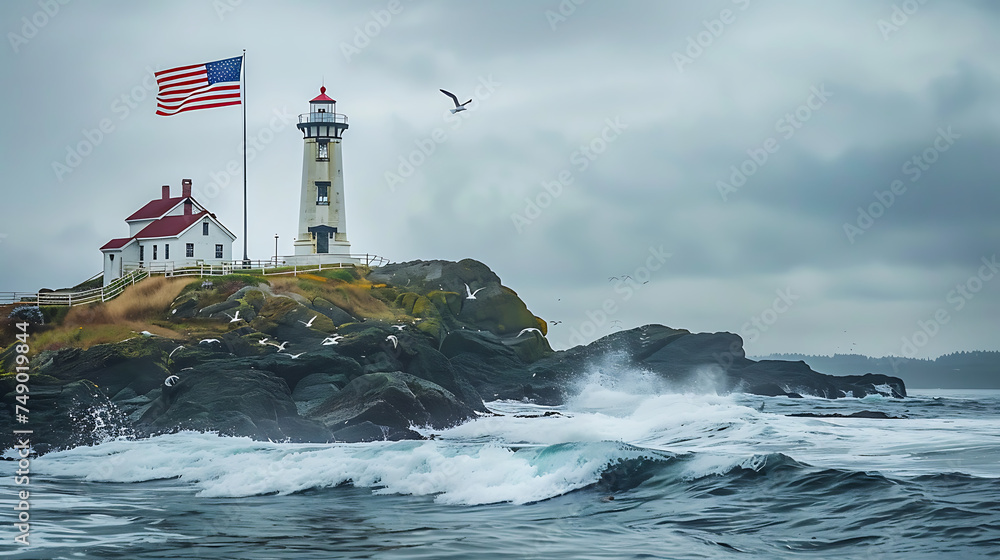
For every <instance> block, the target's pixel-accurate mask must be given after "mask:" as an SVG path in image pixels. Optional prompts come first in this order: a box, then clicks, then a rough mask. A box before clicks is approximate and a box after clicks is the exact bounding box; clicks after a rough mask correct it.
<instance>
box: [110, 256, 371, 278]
mask: <svg viewBox="0 0 1000 560" xmlns="http://www.w3.org/2000/svg"><path fill="white" fill-rule="evenodd" d="M310 260H314V261H316V262H309V261H310ZM323 261H327V262H323ZM388 262H389V260H388V259H386V258H385V257H380V256H378V255H371V254H368V253H366V254H363V255H330V256H317V255H306V256H287V257H277V258H270V259H267V260H247V261H243V260H238V261H225V262H222V263H199V264H197V265H187V264H183V265H178V264H176V263H174V262H173V261H152V262H150V261H147V262H144V263H141V264H140V263H125V265H124V268H125V270H127V271H133V270H140V269H141V270H146V271H148V272H149V274H152V275H163V276H165V277H167V278H178V277H185V276H193V277H199V278H201V277H205V276H225V275H227V274H259V275H263V276H275V275H285V274H290V275H293V276H297V275H299V274H303V273H309V272H319V271H321V270H331V269H335V268H355V267H358V266H365V267H375V266H382V265H384V264H387V263H388Z"/></svg>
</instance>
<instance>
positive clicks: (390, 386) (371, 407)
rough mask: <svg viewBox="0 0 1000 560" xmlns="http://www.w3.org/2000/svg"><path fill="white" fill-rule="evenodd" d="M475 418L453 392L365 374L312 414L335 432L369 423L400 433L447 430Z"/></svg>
mask: <svg viewBox="0 0 1000 560" xmlns="http://www.w3.org/2000/svg"><path fill="white" fill-rule="evenodd" d="M474 417H475V411H473V410H472V408H470V407H469V406H467V405H466V404H464V403H462V402H461V401H460V400H459V399H457V398H456V397H455V395H454V394H452V393H451V392H450V391H448V390H446V389H444V388H443V387H441V386H440V385H437V384H435V383H431V382H430V381H426V380H423V379H420V378H418V377H414V376H413V375H410V374H408V373H403V372H390V373H370V374H367V375H362V376H361V377H359V378H357V379H354V380H352V381H351V382H350V383H348V384H347V386H346V387H344V388H343V389H342V390H341V391H340V392H339V393H337V394H336V395H334V396H332V397H330V398H329V399H328V400H327V401H326V402H324V403H323V404H322V405H320V406H319V407H317V408H316V409H315V410H314V411H313V412H312V413H311V414H310V418H312V419H314V420H318V421H320V422H322V423H323V424H324V425H325V426H327V427H328V428H329V429H331V430H334V431H337V430H340V429H343V428H346V427H348V426H351V425H355V424H360V423H362V422H366V421H367V422H371V423H372V424H375V425H376V426H386V427H389V428H396V429H399V430H409V429H410V426H411V425H413V426H431V427H434V428H447V427H451V426H454V425H456V424H459V423H461V422H464V421H467V420H470V419H472V418H474Z"/></svg>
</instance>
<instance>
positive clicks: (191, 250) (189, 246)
mask: <svg viewBox="0 0 1000 560" xmlns="http://www.w3.org/2000/svg"><path fill="white" fill-rule="evenodd" d="M184 249H185V252H186V254H187V256H188V258H191V257H193V256H194V243H187V244H185V246H184Z"/></svg>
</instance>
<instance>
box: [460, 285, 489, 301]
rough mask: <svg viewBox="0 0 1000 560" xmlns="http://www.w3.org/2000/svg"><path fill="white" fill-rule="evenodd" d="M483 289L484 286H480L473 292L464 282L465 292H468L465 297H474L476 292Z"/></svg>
mask: <svg viewBox="0 0 1000 560" xmlns="http://www.w3.org/2000/svg"><path fill="white" fill-rule="evenodd" d="M463 283H464V282H463ZM485 289H486V287H485V286H483V287H482V288H479V289H478V290H476V291H474V292H473V291H472V290H470V289H469V285H468V284H465V293H466V294H468V295H466V296H465V299H476V294H478V293H479V292H481V291H482V290H485Z"/></svg>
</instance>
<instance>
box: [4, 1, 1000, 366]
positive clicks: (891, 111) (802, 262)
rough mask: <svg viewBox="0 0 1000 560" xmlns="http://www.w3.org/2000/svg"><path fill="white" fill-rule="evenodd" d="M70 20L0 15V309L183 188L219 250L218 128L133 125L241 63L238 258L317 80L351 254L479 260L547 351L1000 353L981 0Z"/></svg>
mask: <svg viewBox="0 0 1000 560" xmlns="http://www.w3.org/2000/svg"><path fill="white" fill-rule="evenodd" d="M64 1H65V0H60V1H57V0H41V1H5V2H3V3H2V4H0V21H2V23H3V25H2V29H3V31H4V32H5V34H6V37H7V45H5V47H3V48H0V51H3V54H2V55H0V61H2V62H0V64H2V74H3V83H4V87H3V88H2V89H0V111H2V112H3V127H2V132H0V134H2V150H0V161H2V165H3V171H4V177H3V181H2V184H0V189H2V193H3V204H2V221H0V267H2V270H3V273H2V276H0V278H2V283H0V290H8V291H9V290H24V291H30V290H34V289H37V288H40V287H62V286H67V285H72V284H75V283H77V282H79V281H82V280H84V279H86V278H88V277H90V276H92V275H94V274H96V273H98V272H99V271H100V270H101V253H100V252H99V251H98V248H99V247H100V246H101V245H103V244H104V243H105V242H107V241H108V240H109V239H111V238H114V237H122V236H125V235H127V231H128V227H127V225H126V224H125V223H124V221H123V220H124V218H125V217H126V216H127V215H128V214H130V213H131V212H133V211H135V210H136V209H138V208H139V207H140V206H142V205H143V204H145V203H146V202H147V201H149V200H150V199H153V198H157V197H158V196H159V193H160V185H163V184H170V185H171V186H172V187H173V189H174V190H175V192H177V191H179V189H180V182H181V179H183V178H191V179H193V181H194V184H195V189H196V192H198V193H201V195H200V201H201V202H203V203H204V204H205V205H206V206H208V207H209V209H210V210H212V211H214V212H215V213H216V214H217V215H218V216H219V218H220V219H221V220H222V222H223V223H225V224H226V225H228V226H229V228H230V229H231V230H233V231H234V232H238V233H240V234H242V192H241V191H242V175H241V174H240V173H239V172H237V173H236V174H229V173H228V172H227V171H226V170H227V165H229V164H230V162H237V163H241V151H240V146H241V142H242V136H241V133H242V130H241V122H242V121H241V116H242V113H241V108H240V107H224V108H219V109H211V110H204V111H194V112H189V113H183V114H180V115H177V116H172V117H158V116H155V115H154V112H155V99H154V98H155V87H154V86H153V80H152V78H150V77H148V76H149V73H150V72H152V71H155V70H160V69H166V68H170V67H173V66H180V65H186V64H197V63H203V62H209V61H213V60H218V59H223V58H229V57H233V56H238V55H240V54H241V52H242V49H246V51H247V60H246V62H247V64H246V76H245V78H246V81H245V85H246V93H247V101H248V103H247V132H248V135H249V136H250V137H251V146H250V150H252V151H251V152H249V155H250V162H249V165H248V183H249V192H250V196H249V219H250V235H249V239H248V241H249V253H250V257H251V258H255V259H258V258H259V259H266V258H268V257H270V256H272V255H273V253H274V235H275V234H278V235H279V236H280V237H279V245H280V246H279V252H281V253H282V254H290V253H292V240H293V237H294V235H295V233H296V232H295V229H296V226H297V223H296V222H297V218H298V204H299V187H300V180H301V164H302V154H301V150H302V137H301V133H300V132H299V131H298V130H296V128H295V126H294V124H292V123H291V121H290V120H289V119H290V118H294V115H297V114H299V113H303V112H306V111H307V110H308V100H309V99H311V98H312V97H314V96H315V95H316V94H317V93H318V88H319V86H320V85H321V83H323V82H324V81H325V84H326V87H327V88H328V94H330V95H331V96H332V97H334V98H335V99H336V100H337V102H338V103H337V110H338V112H342V113H345V114H346V115H348V117H349V119H350V129H349V130H348V131H347V132H346V133H345V136H344V143H343V154H344V159H345V164H344V176H345V198H346V205H347V219H348V226H349V227H348V237H349V240H350V241H351V242H352V244H353V249H354V251H355V252H360V253H365V252H368V253H374V254H378V255H382V256H385V257H387V258H389V259H391V260H393V261H407V260H413V259H449V260H459V259H462V258H475V259H477V260H480V261H483V262H484V263H486V264H487V265H489V266H490V267H491V268H492V269H493V270H494V271H496V272H497V274H499V275H500V277H501V278H502V279H503V281H504V284H506V285H507V286H509V287H511V288H513V289H514V290H515V291H517V292H518V294H519V295H520V296H521V297H522V299H524V301H525V302H526V303H527V304H528V306H529V308H530V309H531V310H532V311H533V312H534V313H535V314H537V315H539V316H541V317H543V318H545V319H546V320H558V321H562V323H561V324H558V325H555V326H553V327H552V328H551V330H550V333H549V339H550V341H551V342H552V343H553V346H555V347H557V348H564V347H566V346H568V345H570V344H571V343H578V342H581V341H590V340H593V339H594V338H597V337H599V336H602V335H605V334H607V333H609V332H611V331H612V330H616V329H618V328H631V327H635V326H638V325H642V324H646V323H661V324H665V325H668V326H671V327H683V328H687V329H690V330H692V331H699V332H700V331H707V332H716V331H731V332H736V333H738V334H741V335H742V336H743V337H744V339H745V340H746V347H747V351H748V353H750V354H753V355H760V354H766V353H770V352H803V353H814V354H830V353H834V352H841V353H844V352H849V351H855V352H859V353H865V354H869V355H876V356H881V355H888V354H896V355H899V354H909V355H916V356H919V357H928V356H930V357H934V356H938V355H940V354H944V353H948V352H953V351H957V350H974V349H990V350H996V349H1000V338H998V335H997V332H998V323H1000V320H998V318H1000V272H995V271H994V269H995V268H996V265H994V264H992V263H994V262H996V261H995V259H996V256H997V255H998V254H1000V219H998V215H1000V189H998V187H1000V56H997V54H998V53H1000V12H998V9H997V8H995V7H994V4H992V3H990V2H987V1H981V2H975V1H971V0H969V1H948V2H927V3H926V4H921V3H920V2H917V1H916V0H907V1H896V2H893V1H891V0H885V1H882V0H880V1H873V0H858V1H849V0H845V1H837V2H830V1H804V0H795V1H792V0H786V1H777V0H775V1H765V0H749V1H747V0H735V1H734V0H717V1H698V2H695V1H690V2H667V1H649V2H639V1H634V2H628V1H616V2H610V1H608V2H598V1H596V0H589V1H586V2H583V1H582V0H576V2H579V5H577V4H576V3H575V2H572V1H571V0H563V2H561V3H560V2H559V1H557V0H550V1H511V0H505V1H503V2H501V1H496V2H472V1H453V2H433V1H424V0H413V1H409V0H393V1H391V2H390V1H371V2H346V1H317V2H281V3H278V2H265V1H255V0H243V1H242V2H240V1H238V0H217V1H211V0H198V1H193V0H192V1H171V2H169V3H168V2H125V1H121V2H87V1H84V0H72V1H70V2H67V3H66V4H65V5H63V4H62V2H64ZM49 4H51V5H49ZM46 10H48V13H46ZM438 88H444V89H447V90H450V91H453V92H455V93H456V94H457V95H458V96H459V97H461V98H463V100H464V99H467V98H474V101H473V103H472V104H471V106H470V110H469V111H467V112H465V113H464V114H462V115H460V117H462V118H456V117H454V116H452V115H451V114H450V113H448V111H447V109H448V107H449V104H450V101H449V100H448V99H447V98H446V97H445V96H443V95H442V94H441V93H440V92H438ZM290 116H291V117H290ZM102 125H103V127H104V129H105V130H104V131H100V130H101V127H102ZM436 129H440V130H436ZM420 146H423V149H424V151H428V152H429V151H431V149H433V152H432V153H430V154H429V155H426V156H425V155H423V154H420V153H419V152H417V153H416V154H414V151H415V150H419V149H420ZM914 158H916V159H914ZM406 159H409V160H410V161H411V163H412V164H415V165H413V167H412V168H410V167H409V166H408V165H407V164H403V163H401V161H402V160H406ZM237 163H234V164H232V165H236V164H237ZM393 175H395V176H393ZM560 179H562V184H559V183H558V182H559V181H560ZM227 183H228V184H227ZM546 184H547V185H548V188H546V187H545V185H546ZM216 187H218V188H216ZM893 191H895V192H893ZM859 209H861V210H860V211H859ZM242 243H243V239H242V235H241V238H240V239H238V240H237V243H236V244H235V245H234V250H233V254H234V255H238V254H242ZM984 259H985V260H984ZM986 263H991V265H992V268H991V266H987V264H986ZM626 274H627V275H629V276H631V277H632V279H633V281H631V282H628V281H626V282H625V283H623V284H619V283H617V282H616V281H615V280H610V281H609V278H610V277H619V278H621V277H623V276H624V275H626ZM643 282H646V283H643ZM959 288H961V289H959ZM755 323H756V324H755ZM921 324H922V325H923V327H921ZM574 333H579V335H574ZM916 333H926V334H916ZM904 339H905V340H908V341H910V344H912V347H907V346H906V343H905V342H904Z"/></svg>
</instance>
